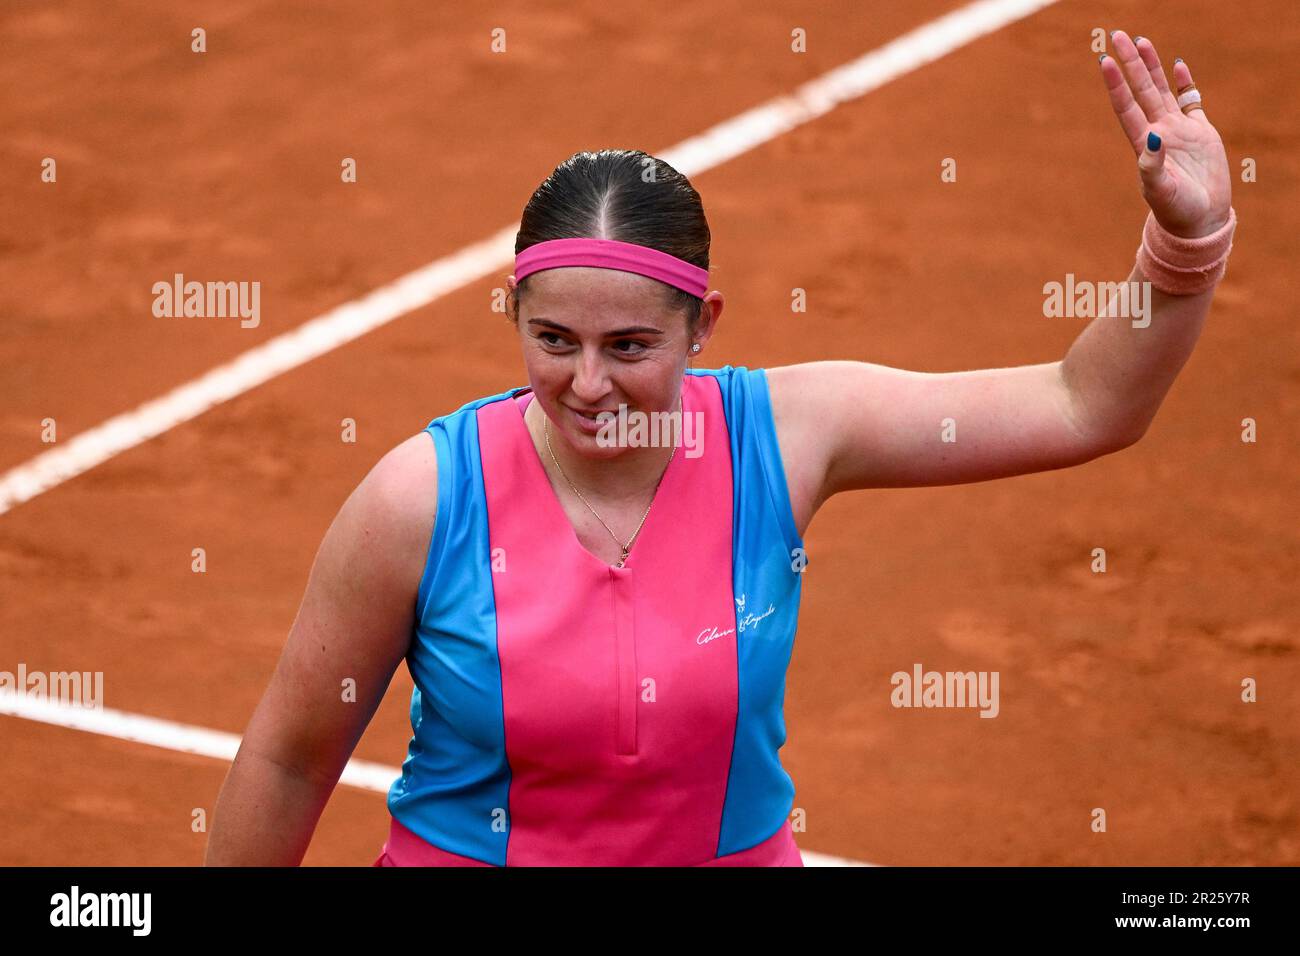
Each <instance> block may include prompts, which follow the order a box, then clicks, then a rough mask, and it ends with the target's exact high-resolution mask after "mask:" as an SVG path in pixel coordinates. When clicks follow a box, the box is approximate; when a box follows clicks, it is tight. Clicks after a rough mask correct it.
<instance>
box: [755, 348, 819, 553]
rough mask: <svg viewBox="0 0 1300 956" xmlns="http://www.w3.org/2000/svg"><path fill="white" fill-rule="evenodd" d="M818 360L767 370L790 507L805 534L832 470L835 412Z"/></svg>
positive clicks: (765, 370) (773, 419)
mask: <svg viewBox="0 0 1300 956" xmlns="http://www.w3.org/2000/svg"><path fill="white" fill-rule="evenodd" d="M818 364H819V363H812V362H809V363H804V364H799V365H781V366H778V367H776V368H768V369H764V370H763V371H764V375H765V377H766V379H767V389H768V401H769V403H770V404H771V406H772V422H773V426H774V427H775V429H776V439H777V444H778V446H779V447H780V450H781V461H782V464H783V466H784V468H785V478H786V486H787V488H788V489H789V493H790V506H791V508H792V509H793V511H794V519H795V525H796V527H797V528H798V530H799V534H800V536H802V535H803V534H804V533H805V531H806V530H807V528H808V525H809V524H810V523H811V521H812V518H813V515H814V514H815V513H816V511H817V509H818V508H820V507H821V505H822V503H823V502H824V501H825V500H826V493H825V487H826V474H827V470H828V468H829V465H830V458H831V453H832V451H833V448H834V434H835V432H834V427H833V426H834V424H835V423H834V421H833V418H834V413H833V412H829V410H828V406H827V403H826V402H825V401H824V398H825V395H824V389H823V385H824V382H823V381H822V379H821V376H820V375H819V374H818V373H819V369H818V368H817V365H818Z"/></svg>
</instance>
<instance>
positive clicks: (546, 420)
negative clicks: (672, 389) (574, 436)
mask: <svg viewBox="0 0 1300 956" xmlns="http://www.w3.org/2000/svg"><path fill="white" fill-rule="evenodd" d="M677 407H678V409H679V410H680V409H681V407H682V403H681V398H680V397H679V398H678V400H677ZM542 421H543V424H542V433H543V434H544V435H545V437H546V450H547V452H548V453H549V454H550V456H551V461H553V462H555V467H556V468H558V469H559V470H560V474H561V475H564V480H565V481H567V482H569V487H570V488H572V489H573V493H574V494H575V495H577V496H578V497H579V498H581V499H582V503H583V504H584V505H586V506H587V510H588V511H590V512H591V513H592V514H594V515H596V520H597V521H599V522H600V523H601V524H603V525H605V530H606V531H608V532H609V536H610V537H611V538H613V539H614V543H615V544H616V545H618V546H619V548H621V549H622V551H623V553H622V555H620V556H619V559H618V564H616V565H614V567H616V568H621V567H622V566H623V562H625V561H626V560H627V553H628V552H629V551H631V550H632V542H633V541H635V540H636V536H637V535H639V534H640V533H641V526H642V525H643V524H645V519H646V518H647V517H649V515H650V506H651V505H653V504H654V503H655V495H657V494H659V486H660V485H661V484H663V480H664V475H666V474H668V465H671V464H672V463H673V458H674V457H675V456H676V454H677V444H676V442H674V443H673V451H672V454H670V455H669V456H668V464H667V465H664V470H663V472H662V473H661V474H660V475H659V480H658V481H656V482H655V490H654V491H653V492H651V494H650V504H648V505H646V506H645V511H644V513H642V515H641V520H640V521H639V522H637V526H636V530H635V531H633V532H632V537H630V538H628V540H627V544H623V542H621V541H619V540H618V536H617V535H616V534H614V532H613V530H612V529H611V528H610V526H609V525H607V524H605V519H604V518H602V517H601V516H600V515H599V514H597V512H596V509H595V508H593V507H592V506H591V502H590V501H588V500H587V498H586V496H585V495H583V493H582V492H581V491H579V490H578V486H577V485H575V484H574V483H573V481H572V480H571V479H570V478H569V476H568V475H567V474H565V473H564V466H562V465H561V464H560V459H558V458H556V457H555V452H554V451H553V450H552V449H551V428H550V426H551V419H550V416H549V415H546V414H545V413H543V417H542Z"/></svg>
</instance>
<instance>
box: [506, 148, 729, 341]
mask: <svg viewBox="0 0 1300 956" xmlns="http://www.w3.org/2000/svg"><path fill="white" fill-rule="evenodd" d="M550 239H617V240H619V241H621V242H632V243H636V244H637V245H639V246H649V247H650V248H651V249H658V250H659V251H660V252H666V253H668V254H669V255H672V256H676V257H677V258H678V259H682V260H685V261H686V262H689V263H690V264H691V265H694V266H699V267H700V268H702V269H707V268H708V267H709V223H708V220H706V219H705V218H704V204H703V203H702V202H701V201H700V194H699V193H697V192H696V191H695V187H694V186H692V185H691V183H690V180H688V179H687V178H686V177H685V176H683V175H682V174H681V173H679V172H678V171H677V170H675V169H673V167H671V166H669V165H668V164H667V163H665V162H664V161H663V160H662V159H658V158H656V157H654V156H650V155H648V154H647V153H644V152H642V151H641V150H639V149H602V150H598V151H596V152H589V151H583V152H580V153H574V154H573V155H572V156H570V157H569V158H568V159H566V160H565V161H564V162H562V163H560V165H559V166H556V167H555V171H554V172H552V173H551V175H549V176H547V177H546V181H545V182H543V183H542V184H541V185H540V186H538V187H537V190H536V191H535V192H534V193H533V195H532V197H531V198H530V199H529V200H528V204H527V205H526V206H524V214H523V217H522V218H521V220H520V223H519V233H518V235H516V236H515V255H518V254H519V253H521V252H523V251H524V250H525V249H527V248H528V247H529V246H533V245H536V244H537V243H539V242H546V241H548V240H550ZM529 278H531V276H529V277H527V278H525V279H524V280H523V281H522V282H520V283H518V285H517V286H516V290H517V291H516V295H515V317H516V318H517V317H518V303H519V296H518V293H522V292H524V291H525V290H526V288H525V287H526V286H527V284H528V279H529ZM664 290H665V292H666V293H668V298H667V305H668V308H670V309H672V310H674V311H677V310H683V311H685V312H686V328H687V331H688V332H690V333H691V334H694V332H695V327H696V324H697V323H698V322H699V320H700V313H701V311H702V310H703V307H704V300H703V299H701V298H699V297H698V296H694V295H691V294H690V293H689V292H684V291H683V290H681V289H677V288H673V287H672V286H664Z"/></svg>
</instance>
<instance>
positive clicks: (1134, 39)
mask: <svg viewBox="0 0 1300 956" xmlns="http://www.w3.org/2000/svg"><path fill="white" fill-rule="evenodd" d="M1141 39H1142V38H1141V37H1134V38H1133V42H1134V43H1137V41H1138V40H1141Z"/></svg>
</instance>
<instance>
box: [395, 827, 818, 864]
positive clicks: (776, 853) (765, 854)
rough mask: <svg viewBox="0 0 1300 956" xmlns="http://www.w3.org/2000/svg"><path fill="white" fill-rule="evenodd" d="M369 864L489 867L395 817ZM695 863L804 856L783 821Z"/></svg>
mask: <svg viewBox="0 0 1300 956" xmlns="http://www.w3.org/2000/svg"><path fill="white" fill-rule="evenodd" d="M370 865H371V866H491V865H492V864H490V863H484V862H483V861H482V860H474V859H471V858H470V857H467V856H460V855H458V854H456V853H448V852H447V851H446V850H440V849H438V848H437V847H436V846H434V845H433V844H431V843H429V842H428V841H427V840H424V839H422V838H421V837H419V836H416V835H415V834H414V833H412V832H411V831H410V830H408V829H407V828H406V827H404V826H402V824H400V823H398V822H397V820H396V819H392V820H391V826H390V827H389V831H388V841H387V842H386V843H385V844H384V848H383V850H382V851H381V852H380V854H379V859H377V860H375V862H374V863H371V864H370ZM696 865H697V866H803V857H802V856H801V855H800V853H799V847H798V846H797V845H796V844H795V842H794V831H793V829H792V828H791V827H790V821H789V820H786V821H785V824H784V825H783V826H782V827H781V829H779V830H777V831H776V832H775V833H774V834H772V835H771V836H770V837H768V838H767V839H766V840H764V841H763V842H762V843H760V844H758V845H757V846H752V847H750V848H749V849H748V850H741V851H740V852H739V853H729V854H727V855H726V856H720V857H717V858H715V859H712V860H709V861H708V862H707V863H699V864H696Z"/></svg>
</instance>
